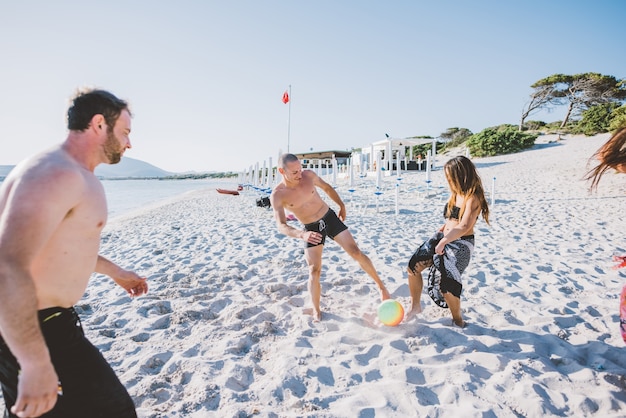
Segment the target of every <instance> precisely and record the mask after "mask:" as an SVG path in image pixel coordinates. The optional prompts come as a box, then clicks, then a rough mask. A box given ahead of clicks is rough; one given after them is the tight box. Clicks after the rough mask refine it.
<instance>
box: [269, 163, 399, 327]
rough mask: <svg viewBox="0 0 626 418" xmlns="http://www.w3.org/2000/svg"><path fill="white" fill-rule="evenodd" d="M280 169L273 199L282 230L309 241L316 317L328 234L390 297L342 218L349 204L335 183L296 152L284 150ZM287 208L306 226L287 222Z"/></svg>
mask: <svg viewBox="0 0 626 418" xmlns="http://www.w3.org/2000/svg"><path fill="white" fill-rule="evenodd" d="M278 171H279V172H280V174H282V176H283V180H282V181H281V183H280V184H279V185H277V186H276V187H275V188H274V190H273V191H272V195H271V196H270V201H271V204H272V208H273V209H274V217H275V219H276V224H277V226H278V230H279V231H280V232H281V233H283V234H285V235H287V236H290V237H293V238H299V239H301V240H303V241H304V242H305V250H304V256H305V259H306V262H307V265H308V266H309V286H308V287H309V293H310V294H311V302H312V303H313V310H314V312H313V316H314V318H315V320H317V321H319V320H321V319H322V311H321V310H320V295H321V285H320V274H321V272H322V250H323V249H324V240H325V238H326V236H327V235H328V236H329V237H330V238H332V239H333V240H335V241H336V242H337V243H338V244H339V245H340V246H341V248H343V249H344V250H345V251H346V252H347V253H348V254H349V255H350V256H351V257H352V258H354V259H355V260H356V261H357V262H358V263H359V265H360V266H361V268H362V269H363V270H364V271H365V272H366V273H367V274H369V275H370V277H371V278H372V279H374V281H375V282H376V284H377V285H378V289H379V292H380V299H381V300H385V299H389V298H390V296H389V292H388V291H387V289H386V288H385V285H384V284H383V282H382V281H381V280H380V277H378V273H377V272H376V269H375V268H374V265H373V264H372V261H371V260H370V259H369V257H367V256H366V255H365V254H363V253H362V252H361V250H360V249H359V247H358V246H357V244H356V242H355V241H354V238H353V237H352V234H351V233H350V231H348V227H347V226H346V225H344V223H343V222H342V221H343V220H344V219H345V218H346V206H345V205H344V204H343V202H342V200H341V198H340V197H339V195H338V194H337V192H336V191H335V189H333V188H332V186H331V185H330V184H328V183H326V182H325V181H324V180H322V179H321V178H320V177H319V176H318V175H317V174H315V173H314V172H313V171H310V170H304V171H303V170H302V164H301V163H300V161H299V160H298V157H296V156H295V155H293V154H283V155H282V156H281V157H280V159H279V161H278ZM316 187H319V188H320V189H322V190H323V191H324V192H325V193H326V194H327V195H328V197H330V198H331V199H332V200H333V202H335V203H337V205H339V216H337V215H336V214H335V212H334V211H333V210H332V209H330V208H329V207H328V205H327V204H326V203H325V202H324V201H323V200H322V198H321V197H320V195H319V194H318V193H317V189H316ZM285 209H287V210H289V211H290V212H293V214H294V215H295V216H296V218H298V220H299V221H300V222H302V223H303V224H304V227H305V230H304V231H301V230H299V229H296V228H293V227H291V226H289V225H287V218H286V216H285Z"/></svg>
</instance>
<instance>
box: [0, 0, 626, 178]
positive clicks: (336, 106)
mask: <svg viewBox="0 0 626 418" xmlns="http://www.w3.org/2000/svg"><path fill="white" fill-rule="evenodd" d="M625 18H626V1H623V0H599V1H579V0H551V1H545V0H526V1H503V0H476V1H466V0H458V1H451V0H438V1H419V0H414V1H393V0H392V1H371V0H349V1H347V0H346V1H342V0H321V1H295V0H269V1H264V0H242V1H238V0H232V1H228V0H223V1H210V0H206V1H201V0H197V1H187V0H179V1H147V0H146V1H132V0H124V1H120V0H110V1H107V2H92V1H78V0H76V1H63V0H60V1H43V0H41V1H30V0H25V1H9V0H0V57H1V58H0V138H1V140H2V144H3V146H2V152H1V153H0V164H2V165H4V164H7V165H10V164H16V163H17V162H19V161H20V160H21V159H23V158H25V157H26V156H28V155H30V154H31V153H33V152H34V151H37V150H40V149H43V148H46V147H48V146H51V145H53V144H56V143H59V142H61V141H62V140H64V139H65V137H66V134H67V132H66V127H65V112H66V110H67V105H68V99H69V97H70V96H71V95H72V94H73V92H74V91H75V89H76V88H78V87H82V86H95V87H101V88H105V89H108V90H110V91H112V92H113V93H115V94H117V95H118V96H120V97H122V98H124V99H127V100H129V102H130V103H131V106H132V110H133V112H134V114H135V116H134V119H133V132H132V134H131V141H132V144H133V149H132V150H129V151H128V152H127V154H126V155H127V156H129V157H132V158H136V159H140V160H143V161H146V162H149V163H151V164H154V165H156V166H158V167H160V168H163V169H165V170H169V171H176V172H182V171H188V170H195V171H227V170H232V171H240V170H243V169H245V168H247V167H249V166H250V165H252V164H254V163H256V162H262V161H263V160H266V159H268V158H269V157H271V158H272V159H273V161H274V162H276V157H277V155H278V153H279V151H280V150H282V151H286V150H287V125H288V121H289V117H288V105H285V104H283V103H282V101H281V97H282V94H283V92H284V91H285V90H286V89H287V88H288V86H289V85H291V86H292V102H291V118H290V120H291V139H290V151H291V152H302V151H308V150H310V149H311V148H312V149H314V150H318V151H322V150H331V149H334V150H346V149H351V148H352V147H355V148H358V147H361V146H364V145H366V144H368V143H371V142H373V141H378V140H381V139H383V138H384V135H385V133H388V134H389V135H391V136H393V137H407V136H414V135H431V136H439V134H441V133H442V132H444V131H445V130H446V129H447V128H450V127H461V128H468V129H470V130H472V131H473V132H479V131H481V130H482V129H484V128H486V127H489V126H494V125H498V124H501V123H517V122H518V120H519V115H520V113H521V110H522V108H523V106H524V104H525V103H526V101H527V100H528V97H529V95H530V93H531V92H532V89H531V88H530V85H531V84H533V83H534V82H535V81H537V80H539V79H541V78H544V77H546V76H549V75H551V74H555V73H564V74H577V73H583V72H589V71H593V72H598V73H602V74H606V75H613V76H615V77H618V78H625V77H626V55H625V54H624V52H626V49H625V46H624V32H623V28H624V19H625ZM562 115H563V112H562V111H560V110H556V111H555V112H553V113H551V114H543V115H542V114H539V115H535V116H532V117H531V118H530V119H535V120H537V119H540V120H545V121H548V122H550V121H554V120H558V119H560V117H561V116H562Z"/></svg>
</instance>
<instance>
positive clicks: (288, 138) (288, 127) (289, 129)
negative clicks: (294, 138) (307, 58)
mask: <svg viewBox="0 0 626 418" xmlns="http://www.w3.org/2000/svg"><path fill="white" fill-rule="evenodd" d="M288 104H289V114H288V118H287V153H289V142H290V141H291V84H290V85H289V103H288Z"/></svg>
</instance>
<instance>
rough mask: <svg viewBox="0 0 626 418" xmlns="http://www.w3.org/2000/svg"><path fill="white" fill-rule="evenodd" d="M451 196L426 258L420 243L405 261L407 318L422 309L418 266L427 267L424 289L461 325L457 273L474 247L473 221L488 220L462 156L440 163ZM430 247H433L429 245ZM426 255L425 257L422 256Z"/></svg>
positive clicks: (479, 189)
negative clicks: (407, 299)
mask: <svg viewBox="0 0 626 418" xmlns="http://www.w3.org/2000/svg"><path fill="white" fill-rule="evenodd" d="M443 169H444V173H445V175H446V180H447V181H448V186H449V187H450V192H451V196H450V199H449V200H448V203H447V204H446V206H445V208H444V218H445V219H446V220H445V223H444V224H443V226H442V227H441V228H439V230H438V231H437V233H436V234H435V236H433V238H431V239H430V240H429V241H428V242H429V243H430V244H429V245H427V246H426V247H430V248H429V249H430V251H426V252H427V253H429V254H428V256H427V258H426V257H423V256H422V253H423V252H424V245H423V246H421V247H420V248H421V249H422V251H420V250H419V249H418V251H416V253H415V254H414V255H413V257H411V260H410V261H409V267H408V274H409V291H410V293H411V310H410V311H409V313H408V314H407V316H406V319H410V318H412V317H413V316H415V315H416V314H418V313H420V312H421V311H422V306H421V302H420V298H421V294H422V289H423V286H424V285H423V280H422V270H424V269H425V268H427V267H431V270H430V273H429V287H428V293H429V294H430V296H431V297H432V299H433V300H434V301H435V302H436V303H437V304H438V305H439V306H441V307H448V308H450V312H451V313H452V320H453V322H454V324H455V325H457V326H459V327H464V326H465V321H463V317H462V315H461V290H462V288H463V286H462V284H461V274H463V271H465V269H466V268H467V266H468V265H469V262H470V259H471V256H472V252H473V250H474V225H475V224H476V221H477V220H478V217H479V215H480V214H482V216H483V218H484V219H485V222H487V224H489V207H488V205H487V200H486V199H485V193H484V189H483V185H482V181H481V180H480V176H479V175H478V172H477V171H476V167H475V166H474V164H473V163H472V162H471V161H470V160H469V159H468V158H467V157H463V156H459V157H454V158H452V159H451V160H449V161H448V162H446V164H445V165H444V166H443ZM433 247H434V248H433ZM425 258H426V259H425Z"/></svg>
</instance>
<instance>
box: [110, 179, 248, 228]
mask: <svg viewBox="0 0 626 418" xmlns="http://www.w3.org/2000/svg"><path fill="white" fill-rule="evenodd" d="M101 182H102V185H103V186H104V192H105V193H106V197H107V205H108V208H109V219H111V218H115V217H116V216H121V215H124V214H127V213H129V212H133V211H136V210H139V209H141V208H144V207H147V206H155V205H159V204H161V203H165V202H167V201H169V200H171V199H172V198H175V197H178V196H180V195H183V194H185V193H188V192H192V191H196V190H214V189H216V188H223V189H235V188H236V187H237V179H236V178H231V179H197V180H193V179H187V180H156V179H149V180H140V179H127V180H102V181H101Z"/></svg>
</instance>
